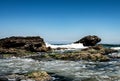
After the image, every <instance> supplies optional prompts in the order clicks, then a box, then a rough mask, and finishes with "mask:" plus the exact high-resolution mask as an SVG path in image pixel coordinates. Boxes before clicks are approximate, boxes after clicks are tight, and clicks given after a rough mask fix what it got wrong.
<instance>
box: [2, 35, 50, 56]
mask: <svg viewBox="0 0 120 81" xmlns="http://www.w3.org/2000/svg"><path fill="white" fill-rule="evenodd" d="M48 50H50V48H47V47H46V45H45V42H44V40H43V38H41V37H39V36H36V37H9V38H4V39H0V53H12V54H17V53H18V52H20V51H23V52H25V51H30V52H46V51H48Z"/></svg>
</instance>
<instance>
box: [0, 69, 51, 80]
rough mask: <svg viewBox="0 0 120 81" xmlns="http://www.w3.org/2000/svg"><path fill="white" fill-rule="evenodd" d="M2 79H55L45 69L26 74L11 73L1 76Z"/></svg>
mask: <svg viewBox="0 0 120 81" xmlns="http://www.w3.org/2000/svg"><path fill="white" fill-rule="evenodd" d="M0 81H53V80H52V77H51V76H50V75H49V74H48V73H47V72H45V71H33V72H30V73H25V74H10V75H4V76H0Z"/></svg>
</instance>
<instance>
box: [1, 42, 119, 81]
mask: <svg viewBox="0 0 120 81" xmlns="http://www.w3.org/2000/svg"><path fill="white" fill-rule="evenodd" d="M103 45H104V46H105V47H108V48H111V49H116V50H118V51H119V52H118V53H116V54H113V55H118V56H119V55H120V45H113V44H103ZM47 46H52V47H53V48H57V47H59V48H60V47H66V48H68V49H69V50H70V49H71V50H73V49H83V48H87V47H84V46H83V45H82V44H66V45H58V44H55V45H51V44H47ZM111 55H112V54H111ZM37 70H43V71H46V72H48V73H50V74H51V76H53V78H54V80H53V81H120V59H119V58H118V59H112V60H110V61H108V62H93V61H85V60H81V61H63V60H52V61H45V60H44V61H36V60H33V59H31V58H4V59H0V76H2V75H7V74H14V73H19V74H20V73H27V72H30V71H37ZM53 74H54V75H53ZM56 76H57V77H56ZM61 76H62V78H61ZM13 81H14V80H13Z"/></svg>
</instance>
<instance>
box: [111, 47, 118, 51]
mask: <svg viewBox="0 0 120 81" xmlns="http://www.w3.org/2000/svg"><path fill="white" fill-rule="evenodd" d="M111 49H114V50H120V47H111Z"/></svg>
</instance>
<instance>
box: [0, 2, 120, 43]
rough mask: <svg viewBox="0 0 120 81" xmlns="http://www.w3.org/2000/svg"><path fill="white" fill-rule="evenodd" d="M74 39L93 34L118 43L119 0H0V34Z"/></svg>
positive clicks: (63, 39) (119, 34)
mask: <svg viewBox="0 0 120 81" xmlns="http://www.w3.org/2000/svg"><path fill="white" fill-rule="evenodd" d="M36 35H37V36H38V35H39V36H41V37H43V38H44V40H45V41H47V42H59V41H62V42H63V41H64V42H74V41H76V40H79V39H80V38H82V37H84V36H86V35H97V36H99V37H101V38H102V43H119V44H120V0H0V38H3V37H9V36H36Z"/></svg>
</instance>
